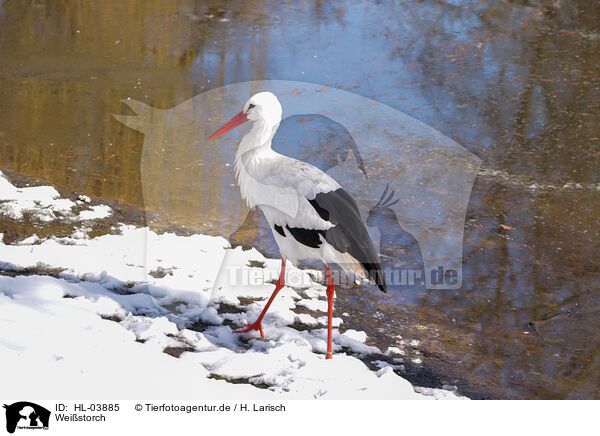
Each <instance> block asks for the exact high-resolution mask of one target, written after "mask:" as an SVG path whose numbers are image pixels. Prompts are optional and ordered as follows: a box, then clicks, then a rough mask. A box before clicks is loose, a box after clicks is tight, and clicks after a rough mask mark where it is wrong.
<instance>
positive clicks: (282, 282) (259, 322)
mask: <svg viewBox="0 0 600 436" xmlns="http://www.w3.org/2000/svg"><path fill="white" fill-rule="evenodd" d="M284 286H285V259H281V273H279V279H278V280H277V283H276V284H275V290H274V291H273V293H272V294H271V298H269V301H267V305H266V306H265V308H264V309H263V311H262V312H261V313H260V316H259V317H258V319H257V320H256V321H254V322H253V323H252V324H249V325H247V324H245V325H246V328H243V329H241V330H235V331H234V332H233V333H246V332H249V331H252V330H258V331H259V332H260V336H261V337H262V338H263V339H264V337H265V335H264V334H263V329H262V320H263V318H264V317H265V315H266V314H267V310H269V306H270V305H271V303H272V302H273V300H274V299H275V296H276V295H277V293H278V292H279V290H280V289H281V288H283V287H284Z"/></svg>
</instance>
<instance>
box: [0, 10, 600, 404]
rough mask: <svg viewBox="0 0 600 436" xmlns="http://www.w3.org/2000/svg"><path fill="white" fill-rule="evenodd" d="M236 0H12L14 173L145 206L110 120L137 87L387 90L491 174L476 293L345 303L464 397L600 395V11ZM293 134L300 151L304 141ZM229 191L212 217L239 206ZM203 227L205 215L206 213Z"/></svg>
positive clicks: (129, 154) (380, 96) (476, 256)
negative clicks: (417, 347) (410, 347)
mask: <svg viewBox="0 0 600 436" xmlns="http://www.w3.org/2000/svg"><path fill="white" fill-rule="evenodd" d="M222 4H223V2H217V1H208V2H202V3H198V2H195V1H191V0H190V1H178V2H175V1H159V0H146V1H143V2H142V1H140V2H121V1H116V0H106V1H104V2H102V3H94V2H85V3H82V2H75V1H65V0H62V1H61V0H56V1H40V0H36V1H19V0H6V1H4V2H2V3H1V5H0V59H1V63H0V79H1V80H2V86H1V87H0V99H1V101H2V107H3V112H2V116H1V117H0V166H1V168H2V169H5V170H9V171H14V172H19V173H22V174H27V175H31V176H35V177H39V178H42V179H43V180H45V181H46V182H48V183H52V184H55V185H57V186H62V187H67V188H72V189H74V190H77V191H81V192H83V193H86V194H88V195H92V196H96V197H103V198H109V199H117V200H120V201H122V202H125V203H130V204H135V205H138V206H142V205H143V204H142V203H143V197H142V190H141V186H140V182H139V181H140V178H141V175H140V169H139V168H140V158H141V146H142V141H143V139H142V136H141V135H140V134H139V133H136V132H135V131H133V130H131V129H127V128H125V127H123V126H122V125H121V124H119V123H118V122H117V121H116V120H114V119H113V118H112V117H111V116H110V114H112V113H124V112H123V111H124V106H123V105H122V104H121V103H120V100H121V99H123V98H127V97H131V98H132V99H135V100H140V101H144V102H146V103H147V104H149V105H151V106H154V107H160V108H170V107H173V106H176V105H177V104H179V103H181V102H183V101H185V100H187V99H189V98H191V97H193V96H195V95H197V94H199V93H201V92H204V91H206V90H208V89H213V88H216V87H219V86H222V85H224V84H228V83H233V82H238V81H246V80H257V79H264V78H273V79H286V80H301V81H307V82H314V83H323V84H325V85H328V86H331V87H340V88H343V89H348V90H352V91H353V92H356V93H358V94H360V95H363V96H366V97H369V98H374V99H377V100H379V101H381V102H383V103H386V104H388V105H390V106H391V107H394V108H396V109H399V110H401V111H404V112H406V113H408V114H410V115H411V116H413V117H415V118H417V119H419V120H421V121H423V122H424V123H426V124H429V125H430V126H432V127H434V128H436V129H437V130H439V131H440V132H442V133H444V134H445V135H447V136H449V137H451V138H453V139H454V140H456V141H457V142H459V143H461V144H464V145H465V146H466V147H467V148H468V149H469V150H470V151H471V152H473V153H475V154H476V155H478V156H479V157H481V158H482V159H483V160H484V165H485V166H486V171H485V172H483V173H482V174H481V175H480V176H479V177H478V179H477V181H476V184H475V187H474V192H473V195H472V197H471V200H470V207H469V211H468V214H467V223H466V226H465V238H464V239H465V246H464V250H463V258H464V276H463V288H462V290H459V291H441V292H440V291H427V290H425V289H421V288H417V287H415V288H409V289H400V290H397V291H396V292H394V293H391V295H389V296H379V295H377V294H376V293H372V294H368V299H369V300H368V301H369V304H368V305H362V306H358V307H352V301H354V299H353V298H352V295H359V294H360V292H363V291H362V290H360V289H348V290H346V291H345V293H346V296H347V297H348V298H347V299H340V300H339V301H338V303H336V304H337V305H338V306H339V310H340V311H341V312H343V311H344V310H353V309H356V316H355V318H354V319H355V320H356V322H362V321H361V317H360V313H361V312H364V311H365V310H367V311H368V312H369V313H374V311H381V312H382V313H383V314H384V316H386V317H387V318H383V319H380V320H376V319H375V318H374V317H372V316H371V317H370V320H369V322H370V324H368V323H367V324H365V326H364V328H365V329H367V330H368V331H369V335H370V336H372V337H374V338H377V340H379V341H381V342H382V344H386V345H387V344H389V342H390V341H391V340H393V338H394V336H395V334H398V332H402V334H403V335H405V336H407V335H408V336H409V337H415V338H418V339H420V340H421V347H422V349H423V351H424V352H425V351H428V352H429V356H442V357H440V358H439V359H438V358H427V356H425V357H424V358H423V361H424V365H428V366H429V367H430V368H433V369H434V370H437V371H439V372H440V373H441V374H446V375H447V380H445V381H449V382H450V383H451V384H452V383H458V385H459V387H460V388H461V389H463V390H464V391H465V392H468V391H471V392H479V393H481V394H482V395H488V396H494V397H509V398H515V397H519V398H534V397H537V398H550V397H552V398H567V397H570V398H590V397H594V398H598V397H600V390H599V386H600V351H599V347H600V337H599V334H598V331H599V330H598V327H599V326H598V325H597V324H598V321H596V320H597V319H599V318H598V316H597V315H598V314H597V311H598V307H600V295H599V293H598V271H600V258H599V256H598V253H599V252H600V250H599V248H600V247H599V246H598V245H599V242H598V241H599V240H600V239H599V238H598V232H599V230H600V229H599V226H600V224H599V223H598V220H597V218H596V217H597V216H598V215H599V213H600V206H599V202H598V196H599V195H600V193H599V191H598V190H597V189H591V188H593V186H597V185H598V184H599V183H600V180H599V177H600V173H599V172H598V170H597V168H598V164H599V160H600V125H599V124H598V123H597V122H596V121H597V119H598V114H599V111H600V106H599V105H598V101H600V99H599V97H600V95H599V94H600V92H599V90H600V84H599V79H598V75H597V66H598V62H599V60H600V59H599V57H600V50H599V48H600V47H599V45H600V29H599V28H598V22H599V21H598V18H599V17H598V9H597V5H596V4H595V3H594V2H589V1H584V0H576V1H567V0H559V1H555V0H552V1H550V0H548V1H544V0H532V1H528V2H496V1H491V0H489V1H474V0H473V1H468V0H464V1H453V2H446V1H437V0H423V1H413V0H407V1H404V2H393V1H380V2H370V1H358V0H354V1H353V0H347V1H344V2H322V1H318V0H312V1H307V2H298V3H297V4H280V3H279V2H262V1H260V2H259V1H244V2H242V1H234V2H229V3H228V4H227V9H226V10H225V9H224V7H223V6H222ZM221 115H222V114H217V116H221ZM223 118H224V117H223ZM316 124H317V123H310V122H307V123H304V124H303V123H299V124H298V126H299V127H306V129H308V131H310V129H311V127H310V126H311V125H316ZM306 136H307V137H311V134H306ZM234 146H235V144H232V147H234ZM282 146H283V145H282ZM285 147H286V150H285V151H284V152H285V153H286V154H292V151H293V149H294V144H285ZM313 148H314V147H313V146H307V147H298V148H297V150H298V151H297V153H300V150H307V151H306V152H307V153H309V154H310V153H311V151H310V150H312V149H313ZM296 157H301V156H296ZM330 158H331V159H332V160H336V159H340V157H338V156H331V157H330ZM220 162H221V160H220V159H219V155H212V156H210V155H206V156H204V157H203V161H202V162H196V164H197V165H198V169H199V170H201V171H203V172H210V174H211V176H212V177H214V179H215V183H218V180H219V177H220V175H221V174H222V173H223V171H225V170H226V168H225V167H224V166H221V165H220ZM491 174H504V175H507V177H497V176H494V177H490V175H491ZM522 180H526V181H527V183H526V184H525V183H523V184H521V183H520V182H521V181H522ZM578 183H579V184H581V187H578V185H577V184H578ZM532 184H535V186H533V185H532ZM165 185H167V186H165V187H164V189H169V187H168V184H167V183H165ZM565 185H566V186H567V187H566V188H564V189H563V188H562V187H563V186H565ZM549 186H552V187H553V188H550V187H549ZM181 201H183V202H185V201H186V199H181ZM219 201H222V202H223V205H221V204H219V205H215V207H214V208H207V209H206V211H207V212H206V213H217V214H218V213H219V211H220V210H223V207H224V206H225V205H226V204H227V202H228V201H232V200H231V199H228V198H223V199H219ZM384 215H385V214H384ZM397 218H398V219H401V218H402V217H397ZM251 220H253V221H252V222H253V223H254V226H253V228H254V229H258V230H255V231H252V232H249V233H248V234H247V235H246V236H245V237H244V239H245V240H246V241H247V243H257V244H258V245H259V246H261V247H262V248H267V249H268V247H266V246H265V245H261V244H264V242H263V241H269V239H268V238H264V237H261V230H260V229H262V228H263V227H261V225H262V224H261V222H262V217H260V216H259V217H256V216H255V217H253V218H252V219H251ZM190 222H191V223H192V224H193V225H194V227H196V228H202V222H201V217H200V216H198V217H190ZM389 222H390V223H393V220H390V221H389ZM184 224H185V223H184ZM389 227H390V230H389V232H391V233H394V232H399V230H397V229H396V228H395V227H393V226H392V224H390V225H389ZM202 230H203V231H211V232H213V233H219V229H218V228H212V229H209V230H206V229H202ZM382 234H384V235H385V234H386V233H385V232H382ZM387 234H388V235H389V234H390V233H387ZM395 237H396V238H400V240H402V241H404V240H403V239H402V236H395ZM269 243H270V242H267V244H269ZM404 243H406V244H407V245H406V246H403V247H400V249H402V250H405V251H407V252H411V253H412V249H410V248H407V247H412V246H413V245H414V244H413V243H411V242H409V241H408V240H406V241H405V242H402V244H404ZM396 247H397V246H396ZM395 256H396V255H395ZM357 298H359V297H357ZM360 298H362V297H360ZM399 303H400V304H399ZM344 305H346V306H344ZM345 307H346V308H345ZM365 308H366V309H365ZM341 312H340V313H341ZM365 322H366V321H365ZM373 323H375V324H373ZM384 327H385V329H387V330H386V332H385V333H386V334H387V336H381V335H382V334H383V333H380V332H379V331H378V329H379V328H384ZM394 329H395V330H394ZM391 330H394V331H391ZM386 341H387V342H386ZM390 345H392V344H390ZM384 348H385V347H384Z"/></svg>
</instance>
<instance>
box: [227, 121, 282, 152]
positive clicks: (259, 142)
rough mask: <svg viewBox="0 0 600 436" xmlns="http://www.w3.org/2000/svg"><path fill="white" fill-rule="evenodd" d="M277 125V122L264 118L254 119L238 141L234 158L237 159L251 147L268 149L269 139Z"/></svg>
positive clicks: (271, 137) (251, 148) (273, 134)
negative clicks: (247, 130) (248, 129)
mask: <svg viewBox="0 0 600 436" xmlns="http://www.w3.org/2000/svg"><path fill="white" fill-rule="evenodd" d="M278 127H279V122H277V124H273V123H270V122H267V121H266V120H264V119H260V120H256V121H254V122H253V123H252V128H251V129H250V131H249V132H248V133H246V134H245V135H244V137H243V138H242V140H241V142H240V145H239V147H238V151H237V156H236V160H238V159H239V157H240V156H242V155H243V154H245V153H247V152H248V151H250V150H253V149H265V148H266V149H270V148H271V140H272V139H273V136H275V132H277V128H278ZM254 151H259V150H254Z"/></svg>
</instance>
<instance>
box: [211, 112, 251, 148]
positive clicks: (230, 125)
mask: <svg viewBox="0 0 600 436" xmlns="http://www.w3.org/2000/svg"><path fill="white" fill-rule="evenodd" d="M246 121H248V117H247V116H246V114H245V113H244V112H243V111H242V112H240V113H239V114H237V115H236V116H235V117H233V118H232V119H230V120H229V121H227V122H226V123H225V124H224V125H223V127H221V128H220V129H219V130H217V131H216V132H215V133H213V134H212V135H210V136H209V137H208V139H207V141H210V140H212V139H215V138H218V137H219V136H221V135H224V134H225V133H227V132H229V131H230V130H233V129H235V128H236V127H237V126H240V125H242V124H244V123H245V122H246Z"/></svg>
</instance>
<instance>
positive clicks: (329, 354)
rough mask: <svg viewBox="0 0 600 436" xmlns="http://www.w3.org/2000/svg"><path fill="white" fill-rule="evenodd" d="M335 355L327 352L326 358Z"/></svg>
mask: <svg viewBox="0 0 600 436" xmlns="http://www.w3.org/2000/svg"><path fill="white" fill-rule="evenodd" d="M332 357H333V355H332V353H329V352H328V353H327V355H326V356H325V359H331V358H332Z"/></svg>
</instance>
